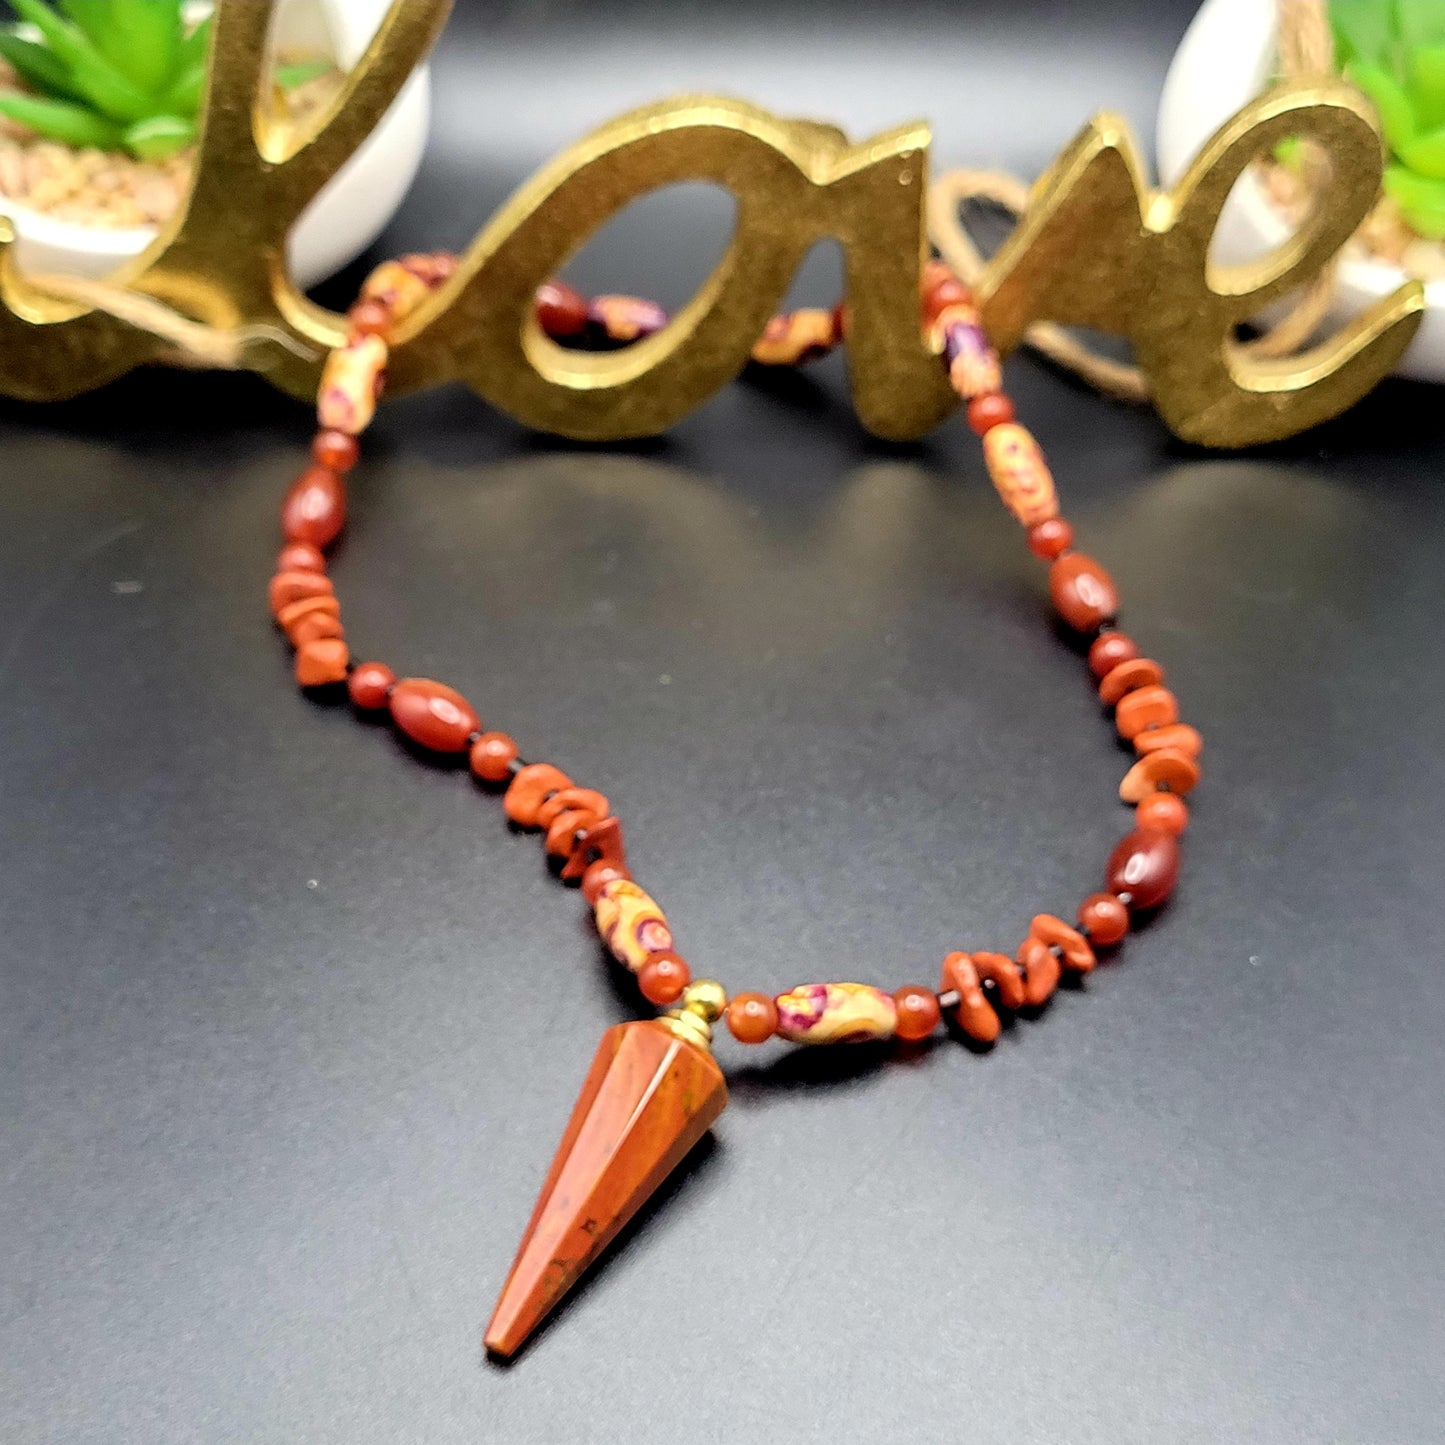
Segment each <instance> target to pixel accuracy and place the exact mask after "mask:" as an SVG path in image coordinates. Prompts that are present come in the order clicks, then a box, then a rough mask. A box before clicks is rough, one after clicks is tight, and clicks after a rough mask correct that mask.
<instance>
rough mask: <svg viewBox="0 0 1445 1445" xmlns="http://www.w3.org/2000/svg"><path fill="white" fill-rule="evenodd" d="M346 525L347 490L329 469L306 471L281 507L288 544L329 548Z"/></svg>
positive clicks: (282, 523) (336, 475)
mask: <svg viewBox="0 0 1445 1445" xmlns="http://www.w3.org/2000/svg"><path fill="white" fill-rule="evenodd" d="M345 525H346V488H345V486H344V485H343V484H342V481H341V478H340V476H339V475H338V474H337V473H336V472H333V471H332V470H331V469H330V468H329V467H311V468H309V469H308V470H307V471H305V472H303V473H302V474H301V476H300V477H299V478H298V480H297V482H296V484H295V486H293V487H292V488H291V490H290V491H289V492H287V493H286V500H285V501H284V502H283V503H282V504H281V531H282V534H283V535H284V536H285V538H286V540H287V541H288V542H309V543H310V544H311V545H312V546H313V547H329V546H330V545H331V544H332V543H333V542H334V541H335V540H336V539H337V537H338V536H340V535H341V529H342V527H344V526H345Z"/></svg>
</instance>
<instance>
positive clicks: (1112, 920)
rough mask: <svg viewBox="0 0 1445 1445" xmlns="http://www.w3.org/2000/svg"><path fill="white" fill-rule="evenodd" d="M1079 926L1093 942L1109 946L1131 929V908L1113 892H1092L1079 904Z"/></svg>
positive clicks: (1100, 945) (1103, 946) (1101, 946)
mask: <svg viewBox="0 0 1445 1445" xmlns="http://www.w3.org/2000/svg"><path fill="white" fill-rule="evenodd" d="M1079 928H1080V931H1082V932H1083V933H1086V934H1087V935H1088V936H1089V940H1090V941H1091V942H1092V943H1095V944H1097V945H1098V946H1099V947H1100V948H1108V947H1110V946H1111V945H1113V944H1115V943H1118V942H1119V941H1120V940H1121V939H1122V938H1123V937H1124V935H1125V934H1126V933H1128V931H1129V910H1128V909H1127V908H1125V907H1124V905H1123V904H1122V903H1120V902H1119V900H1118V899H1117V898H1115V897H1114V895H1113V894H1112V893H1091V894H1089V896H1088V897H1087V898H1086V899H1084V901H1083V902H1082V903H1081V904H1079Z"/></svg>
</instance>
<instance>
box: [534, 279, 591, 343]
mask: <svg viewBox="0 0 1445 1445" xmlns="http://www.w3.org/2000/svg"><path fill="white" fill-rule="evenodd" d="M536 305H537V325H538V326H540V327H541V328H542V330H543V331H545V332H546V333H547V335H548V336H550V337H552V338H553V339H557V338H560V337H566V336H580V335H581V334H582V333H583V332H584V331H586V329H587V298H586V297H585V296H582V295H581V294H580V293H579V292H577V291H574V290H573V289H572V287H570V286H569V285H568V284H567V283H566V282H565V281H548V282H545V283H544V284H543V285H541V286H539V287H538V288H537V297H536Z"/></svg>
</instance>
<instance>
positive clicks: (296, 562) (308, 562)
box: [276, 542, 326, 572]
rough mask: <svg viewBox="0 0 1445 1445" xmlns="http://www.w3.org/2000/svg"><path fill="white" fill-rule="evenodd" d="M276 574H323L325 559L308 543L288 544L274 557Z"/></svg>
mask: <svg viewBox="0 0 1445 1445" xmlns="http://www.w3.org/2000/svg"><path fill="white" fill-rule="evenodd" d="M276 570H277V571H278V572H324V571H325V570H326V558H325V557H324V556H323V555H322V552H321V549H320V548H319V547H313V546H312V545H311V543H310V542H288V543H287V544H286V546H284V547H283V548H282V549H281V551H280V552H279V553H278V554H277V557H276Z"/></svg>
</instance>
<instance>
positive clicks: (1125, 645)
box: [1089, 632, 1139, 682]
mask: <svg viewBox="0 0 1445 1445" xmlns="http://www.w3.org/2000/svg"><path fill="white" fill-rule="evenodd" d="M1138 656H1139V644H1138V643H1137V642H1135V641H1134V639H1133V638H1132V637H1130V636H1128V635H1127V634H1126V633H1123V632H1106V633H1104V634H1103V635H1102V636H1100V637H1098V638H1096V639H1095V640H1094V644H1093V646H1092V647H1090V648H1089V671H1090V672H1092V673H1093V674H1094V676H1095V677H1097V678H1098V679H1099V681H1100V682H1102V681H1103V680H1104V679H1105V678H1106V677H1108V675H1109V674H1110V673H1111V672H1113V670H1114V669H1115V668H1116V667H1118V666H1119V664H1120V663H1121V662H1132V661H1133V660H1134V659H1135V658H1136V657H1138Z"/></svg>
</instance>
